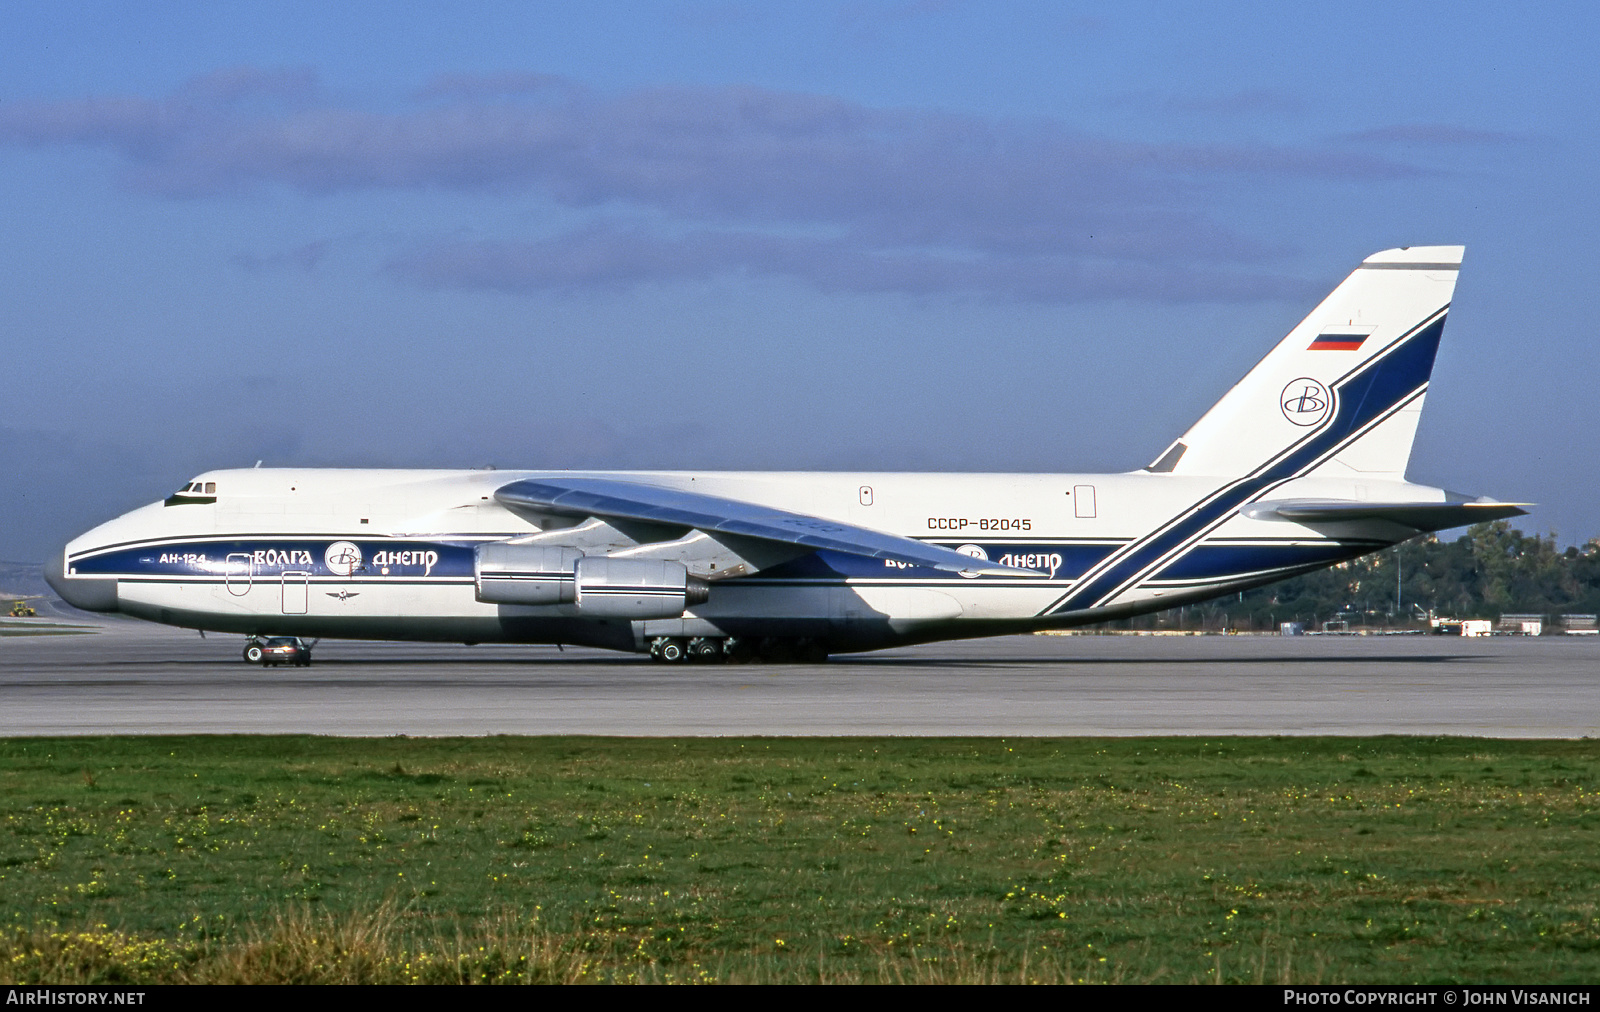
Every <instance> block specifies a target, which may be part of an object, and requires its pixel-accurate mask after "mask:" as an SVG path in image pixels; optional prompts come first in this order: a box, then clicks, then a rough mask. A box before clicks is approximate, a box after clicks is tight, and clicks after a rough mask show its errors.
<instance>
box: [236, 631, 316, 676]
mask: <svg viewBox="0 0 1600 1012" xmlns="http://www.w3.org/2000/svg"><path fill="white" fill-rule="evenodd" d="M244 659H245V660H246V661H248V662H250V663H251V664H259V665H261V666H262V667H267V666H268V665H271V664H292V665H294V666H295V667H298V668H309V667H311V644H309V643H307V642H306V641H305V640H303V639H301V638H300V637H298V636H258V637H256V638H254V639H252V640H251V641H250V642H249V643H247V644H245V648H244Z"/></svg>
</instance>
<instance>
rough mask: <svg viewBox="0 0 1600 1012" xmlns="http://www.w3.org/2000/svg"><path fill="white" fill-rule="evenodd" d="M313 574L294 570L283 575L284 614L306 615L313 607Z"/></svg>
mask: <svg viewBox="0 0 1600 1012" xmlns="http://www.w3.org/2000/svg"><path fill="white" fill-rule="evenodd" d="M310 577H311V574H310V573H300V572H295V571H293V570H289V571H286V572H285V573H284V574H283V613H284V614H285V615H304V614H305V613H306V612H307V611H309V610H310V607H311V579H310Z"/></svg>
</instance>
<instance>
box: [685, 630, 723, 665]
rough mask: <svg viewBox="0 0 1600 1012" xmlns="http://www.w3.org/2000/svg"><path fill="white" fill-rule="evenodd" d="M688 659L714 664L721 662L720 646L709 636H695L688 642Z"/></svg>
mask: <svg viewBox="0 0 1600 1012" xmlns="http://www.w3.org/2000/svg"><path fill="white" fill-rule="evenodd" d="M689 659H690V660H693V661H699V662H701V663H703V664H715V663H716V662H717V661H720V660H722V644H721V643H719V642H718V641H716V640H714V639H712V638H711V637H709V636H696V637H695V638H694V639H692V640H690V641H689Z"/></svg>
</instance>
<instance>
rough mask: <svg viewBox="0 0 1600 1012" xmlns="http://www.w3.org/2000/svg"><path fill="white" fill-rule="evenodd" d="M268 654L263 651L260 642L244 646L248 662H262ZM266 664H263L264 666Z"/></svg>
mask: <svg viewBox="0 0 1600 1012" xmlns="http://www.w3.org/2000/svg"><path fill="white" fill-rule="evenodd" d="M266 656H267V655H266V653H265V652H263V651H262V649H261V644H259V643H252V644H250V645H249V646H247V647H245V648H244V659H245V663H247V664H261V660H262V658H264V657H266ZM265 666H266V665H264V664H262V667H265Z"/></svg>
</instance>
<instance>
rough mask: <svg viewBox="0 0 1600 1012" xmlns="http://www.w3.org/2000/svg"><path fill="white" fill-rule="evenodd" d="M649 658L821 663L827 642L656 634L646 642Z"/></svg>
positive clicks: (676, 661) (675, 661) (674, 661)
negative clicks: (647, 643)
mask: <svg viewBox="0 0 1600 1012" xmlns="http://www.w3.org/2000/svg"><path fill="white" fill-rule="evenodd" d="M650 659H651V660H653V661H655V662H657V663H658V664H682V663H684V662H685V661H690V662H693V663H697V664H749V663H751V662H755V661H765V662H767V663H769V664H822V663H824V662H826V661H827V659H828V645H827V644H826V643H824V642H822V641H821V640H814V639H811V638H810V637H808V636H799V637H791V636H764V637H761V638H760V639H752V638H749V637H743V636H726V637H723V636H696V637H693V638H692V639H691V638H686V637H683V636H657V637H656V638H655V639H653V640H651V641H650Z"/></svg>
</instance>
